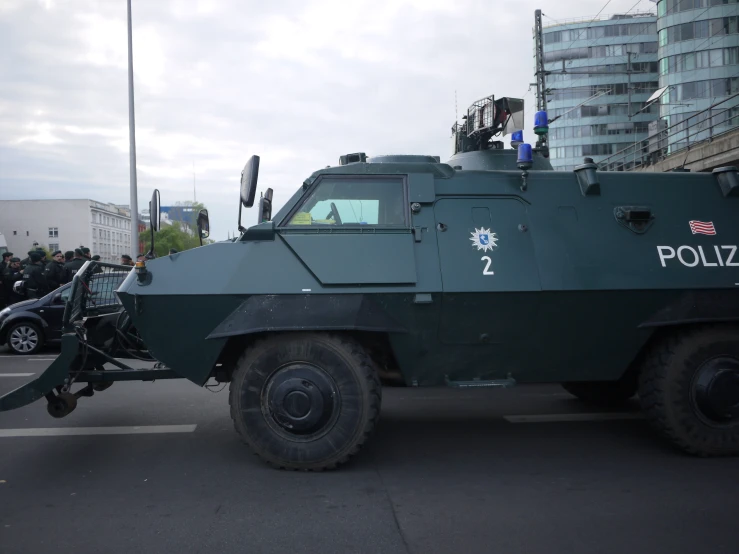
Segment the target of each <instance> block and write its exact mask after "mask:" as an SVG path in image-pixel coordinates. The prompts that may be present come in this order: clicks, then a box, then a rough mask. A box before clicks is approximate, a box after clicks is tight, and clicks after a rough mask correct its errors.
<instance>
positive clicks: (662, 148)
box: [597, 93, 739, 171]
mask: <svg viewBox="0 0 739 554" xmlns="http://www.w3.org/2000/svg"><path fill="white" fill-rule="evenodd" d="M657 121H662V120H657ZM737 128H739V93H736V94H732V95H731V96H728V97H726V98H724V99H723V100H721V101H720V102H716V103H715V104H712V105H711V106H709V107H708V108H706V109H704V110H701V111H699V112H697V113H694V114H693V115H691V116H690V117H686V118H685V119H684V120H682V121H679V122H678V123H673V124H672V125H670V126H669V127H665V128H663V129H659V130H657V132H653V131H650V135H649V136H648V137H647V138H645V139H641V140H639V141H635V142H634V143H633V144H630V145H629V146H627V147H625V148H623V149H621V150H619V151H618V152H616V153H614V154H611V155H610V156H608V157H607V158H605V159H603V160H600V161H599V162H597V165H598V169H599V170H600V171H634V170H638V169H640V168H643V167H648V166H651V165H655V164H656V163H658V162H660V161H662V160H664V159H665V158H667V157H668V156H673V155H676V154H680V153H685V154H688V153H689V152H690V150H691V149H693V148H695V147H696V146H699V145H701V144H705V143H706V142H711V141H713V140H714V139H716V138H717V137H719V136H721V135H724V134H726V133H729V132H731V131H733V130H735V129H737ZM685 159H686V160H687V155H686V158H685Z"/></svg>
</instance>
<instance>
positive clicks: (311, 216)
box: [287, 177, 407, 227]
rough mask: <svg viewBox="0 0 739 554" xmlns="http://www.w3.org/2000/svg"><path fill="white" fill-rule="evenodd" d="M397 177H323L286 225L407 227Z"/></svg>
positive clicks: (404, 205)
mask: <svg viewBox="0 0 739 554" xmlns="http://www.w3.org/2000/svg"><path fill="white" fill-rule="evenodd" d="M406 205H407V202H406V199H405V187H404V182H403V179H400V178H389V179H382V178H354V179H351V178H349V179H348V178H345V177H344V178H323V179H322V180H321V181H319V182H318V184H317V185H316V186H315V187H314V188H313V190H312V191H311V192H310V193H309V194H308V195H307V196H306V198H304V199H303V200H302V201H301V202H300V204H299V205H298V207H297V208H296V209H295V210H293V211H292V213H291V215H290V216H288V219H287V225H288V226H300V225H310V226H329V225H349V226H355V225H373V226H378V227H405V226H407V223H406V221H407V216H406Z"/></svg>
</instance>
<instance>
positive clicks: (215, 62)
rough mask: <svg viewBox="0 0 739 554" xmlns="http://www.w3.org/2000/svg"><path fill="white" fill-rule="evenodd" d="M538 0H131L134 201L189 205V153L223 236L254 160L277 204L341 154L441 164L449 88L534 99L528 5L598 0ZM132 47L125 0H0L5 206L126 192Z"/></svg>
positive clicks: (464, 93)
mask: <svg viewBox="0 0 739 554" xmlns="http://www.w3.org/2000/svg"><path fill="white" fill-rule="evenodd" d="M634 2H635V0H614V1H612V2H611V4H609V6H608V9H607V11H608V12H610V13H613V12H617V11H621V12H623V11H626V10H628V9H629V8H631V7H632V6H633V5H634ZM542 4H549V2H547V3H542V2H539V3H535V2H530V1H520V2H517V3H515V4H512V3H510V2H504V1H502V0H489V1H483V0H469V1H461V0H460V1H457V2H448V1H440V0H404V1H401V0H390V1H387V2H383V1H379V0H375V1H368V0H367V1H365V0H362V1H350V0H326V1H321V2H298V1H280V2H277V3H267V2H243V1H228V2H227V1H219V0H210V1H208V0H201V1H196V0H181V1H171V2H163V1H162V2H143V1H140V0H133V19H134V68H135V77H134V79H135V87H136V91H135V95H136V125H137V127H136V133H137V158H138V182H139V206H140V207H141V206H144V205H145V203H146V201H147V199H148V197H149V196H150V194H151V191H152V190H153V189H154V188H155V187H156V188H159V189H160V190H161V193H162V200H163V203H164V204H168V203H172V202H175V201H178V200H189V199H191V198H192V168H193V163H194V166H195V172H196V179H197V189H198V200H200V201H202V202H204V203H206V204H207V205H208V207H209V209H210V212H211V219H212V231H213V237H214V238H216V239H223V238H226V233H227V231H228V230H232V231H233V230H234V229H235V227H236V214H237V211H238V204H237V198H238V176H239V173H240V171H241V168H242V167H243V165H244V163H245V161H246V159H247V158H248V157H249V156H250V155H251V154H254V153H257V154H259V155H261V157H262V164H261V174H260V189H262V190H264V189H266V188H267V187H272V188H273V189H274V190H275V204H276V207H279V206H281V205H282V203H283V202H284V201H286V200H287V199H288V198H289V197H290V196H291V195H292V193H293V192H294V190H295V189H296V188H297V187H298V186H299V185H300V183H301V182H302V181H303V179H304V178H305V177H307V176H308V175H309V174H310V173H312V172H313V171H314V170H316V169H318V168H320V167H323V166H325V165H328V164H335V163H337V161H338V157H339V156H340V155H341V154H343V153H347V152H355V151H365V152H367V153H368V154H370V155H372V154H380V153H427V154H432V155H440V156H441V157H442V159H446V158H447V157H448V156H449V154H450V150H449V148H450V140H449V135H450V133H449V129H450V127H451V125H452V123H453V122H454V113H455V111H454V110H455V106H454V97H455V91H456V92H457V98H458V101H457V103H458V111H459V113H460V115H461V113H462V111H463V110H464V109H465V108H466V106H468V105H469V104H470V103H471V102H472V101H474V100H475V99H477V98H480V97H482V96H485V95H487V94H490V93H493V94H496V95H497V96H514V97H520V96H522V95H524V94H525V93H526V92H527V90H528V88H529V83H530V82H532V80H533V58H532V52H533V46H532V41H531V28H532V25H533V12H534V9H536V8H537V7H541V8H542V9H543V10H544V12H545V13H547V15H548V16H550V17H552V18H556V19H563V18H570V17H577V16H579V15H587V14H592V15H594V14H595V13H597V11H598V10H599V9H600V8H601V7H602V3H601V2H593V1H585V0H580V1H575V0H562V1H561V2H558V3H557V6H556V10H555V9H554V6H544V5H542ZM650 8H651V9H653V8H654V4H652V3H651V2H650V1H648V0H644V1H643V2H642V4H641V5H640V6H638V8H637V9H650ZM549 21H551V20H549ZM126 48H127V46H126V10H125V2H123V1H122V0H120V1H103V2H95V1H91V0H90V1H83V0H78V1H74V2H73V1H54V0H44V1H39V2H31V1H30V0H28V1H19V0H14V1H10V0H4V1H3V3H2V6H0V51H2V52H3V54H2V56H0V71H1V72H2V75H3V79H2V81H0V198H6V199H10V198H80V197H90V198H94V199H96V200H100V201H111V202H116V203H127V202H128V178H129V176H128V111H127V110H128V107H127V88H126V86H127V73H126V55H127V50H126ZM525 99H526V102H527V129H531V128H532V118H533V112H534V97H533V94H528V95H527V96H526V97H525ZM526 135H527V136H528V137H529V138H530V139H532V140H533V133H532V132H530V131H528V132H527V133H526ZM255 218H256V214H255V213H250V214H248V215H247V221H248V223H253V222H254V221H255Z"/></svg>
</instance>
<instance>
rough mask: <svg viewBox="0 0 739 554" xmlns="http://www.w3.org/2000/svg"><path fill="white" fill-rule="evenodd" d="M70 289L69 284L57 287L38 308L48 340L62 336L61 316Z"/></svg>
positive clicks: (58, 338) (62, 315)
mask: <svg viewBox="0 0 739 554" xmlns="http://www.w3.org/2000/svg"><path fill="white" fill-rule="evenodd" d="M71 290H72V287H71V286H70V285H64V286H62V287H59V288H58V289H57V290H56V291H54V293H53V294H52V295H51V299H50V300H49V301H48V302H47V303H46V305H45V306H43V307H42V308H40V309H39V310H38V314H39V315H40V316H41V317H42V318H43V319H44V321H46V324H47V325H48V327H47V328H46V336H47V337H48V339H49V340H60V339H61V338H62V318H63V317H64V307H65V306H66V305H67V299H68V298H69V293H70V291H71Z"/></svg>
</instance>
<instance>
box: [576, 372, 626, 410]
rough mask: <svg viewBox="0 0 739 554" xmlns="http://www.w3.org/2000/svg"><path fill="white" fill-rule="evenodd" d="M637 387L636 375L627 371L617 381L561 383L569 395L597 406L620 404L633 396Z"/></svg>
mask: <svg viewBox="0 0 739 554" xmlns="http://www.w3.org/2000/svg"><path fill="white" fill-rule="evenodd" d="M637 387H638V380H637V378H636V375H635V374H633V373H629V374H627V375H625V376H624V377H623V378H622V379H619V380H618V381H575V382H571V383H562V388H564V389H565V390H566V391H567V392H569V393H570V394H571V395H573V396H576V397H577V398H579V399H580V400H582V401H583V402H586V403H587V404H592V405H593V406H599V407H606V408H607V407H615V406H621V405H623V404H625V403H626V402H628V401H629V399H631V398H633V397H634V395H635V394H636V390H637Z"/></svg>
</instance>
